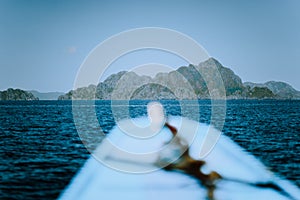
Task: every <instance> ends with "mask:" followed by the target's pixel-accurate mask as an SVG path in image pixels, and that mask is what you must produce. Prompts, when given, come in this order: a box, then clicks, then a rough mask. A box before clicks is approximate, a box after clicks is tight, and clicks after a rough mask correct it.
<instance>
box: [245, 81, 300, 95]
mask: <svg viewBox="0 0 300 200" xmlns="http://www.w3.org/2000/svg"><path fill="white" fill-rule="evenodd" d="M244 85H245V86H248V87H250V88H251V89H252V88H254V87H265V88H268V89H269V90H271V91H272V92H273V93H274V94H275V95H276V98H279V99H300V91H297V90H295V89H294V88H293V87H292V86H291V85H289V84H287V83H284V82H280V81H268V82H266V83H252V82H245V83H244Z"/></svg>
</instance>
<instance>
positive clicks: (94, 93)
mask: <svg viewBox="0 0 300 200" xmlns="http://www.w3.org/2000/svg"><path fill="white" fill-rule="evenodd" d="M199 72H200V73H199ZM217 76H221V79H222V80H223V85H224V87H225V91H223V92H225V94H221V93H222V90H220V91H210V90H209V89H208V88H213V89H214V88H218V84H219V85H221V84H222V83H219V82H218V81H216V79H215V77H217ZM217 80H218V79H217ZM211 92H214V93H216V92H217V93H218V92H221V93H220V94H219V96H220V98H222V97H224V96H225V95H226V99H300V92H299V91H297V90H295V89H294V88H293V87H292V86H290V85H289V84H287V83H284V82H276V81H269V82H266V83H265V84H256V83H251V82H245V83H243V82H242V79H241V78H240V77H239V76H238V75H236V74H235V73H234V71H232V70H231V69H230V68H228V67H224V66H223V65H222V64H221V63H220V62H219V61H217V60H216V59H214V58H209V59H208V60H206V61H204V62H202V63H200V64H199V65H191V64H190V65H189V66H182V67H179V68H178V69H176V70H173V71H170V72H168V73H167V72H161V73H158V74H156V75H155V77H153V78H152V77H150V76H142V75H138V74H136V73H134V72H127V71H121V72H118V73H116V74H112V75H111V76H109V77H108V78H107V79H105V80H104V81H103V82H100V83H99V84H98V85H97V86H96V85H89V86H88V87H83V88H78V89H76V90H71V91H69V92H68V93H66V94H65V95H61V96H59V98H58V99H59V100H71V99H78V100H80V99H104V100H110V99H113V100H114V99H118V100H122V99H123V100H124V99H127V100H128V99H153V100H155V99H209V98H210V96H211ZM217 95H218V94H217Z"/></svg>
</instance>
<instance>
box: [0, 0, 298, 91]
mask: <svg viewBox="0 0 300 200" xmlns="http://www.w3.org/2000/svg"><path fill="white" fill-rule="evenodd" d="M299 9H300V1H297V0H252V1H246V0H227V1H222V0H182V1H176V0H173V1H171V0H170V1H167V0H161V1H158V0H152V1H138V0H124V1H121V0H119V1H116V0H100V1H92V0H91V1H85V0H51V1H50V0H43V1H40V0H27V1H24V0H0V90H5V89H7V88H11V87H12V88H21V89H25V90H32V89H34V90H38V91H41V92H49V91H60V92H67V91H69V90H70V89H72V88H73V84H74V81H75V78H76V75H77V73H78V71H79V69H80V66H81V64H82V63H83V61H84V60H85V58H86V57H87V56H88V55H89V53H90V52H91V51H92V50H93V49H94V48H95V47H96V46H97V45H98V44H99V43H101V42H103V41H105V40H106V39H107V38H109V37H111V36H113V35H115V34H118V33H120V32H123V31H126V30H129V29H134V28H142V27H161V28H168V29H173V30H176V31H179V32H181V33H184V34H186V35H188V36H189V37H191V38H193V39H194V40H195V41H197V42H198V43H199V44H200V45H202V46H203V48H204V49H205V50H206V51H207V52H208V54H209V56H211V57H214V58H216V59H217V60H218V61H219V62H220V63H222V64H223V65H224V66H226V67H229V68H231V69H232V70H233V71H234V72H235V73H236V74H237V75H239V76H240V77H241V79H242V80H243V81H244V82H245V81H252V82H258V83H263V82H266V81H270V80H275V81H284V82H287V83H289V84H291V85H292V86H293V87H294V88H295V89H297V90H300V78H299V75H300V59H299V55H300V12H299ZM125 57H126V56H124V58H120V59H119V60H117V61H116V62H115V63H114V64H112V65H111V66H109V69H108V70H107V72H106V76H108V75H109V74H110V73H115V72H117V71H121V70H131V69H132V67H134V66H135V65H142V64H144V63H151V62H153V63H161V64H163V65H168V66H172V67H173V68H178V67H180V66H182V65H186V64H187V63H186V61H184V60H182V59H179V58H178V57H176V56H174V55H170V54H168V53H161V52H158V51H155V52H151V51H148V52H147V51H146V52H142V53H141V52H136V53H132V54H131V55H128V56H127V58H125ZM102 78H105V77H102Z"/></svg>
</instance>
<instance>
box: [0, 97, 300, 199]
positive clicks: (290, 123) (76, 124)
mask: <svg viewBox="0 0 300 200" xmlns="http://www.w3.org/2000/svg"><path fill="white" fill-rule="evenodd" d="M147 103H148V101H129V102H127V101H115V102H111V101H96V102H94V101H77V102H75V105H74V106H75V107H76V106H77V108H78V107H79V108H80V109H79V110H76V109H75V110H73V111H72V102H71V101H0V138H1V139H0V158H1V163H0V199H56V198H57V196H58V195H59V194H60V193H61V192H62V190H63V189H64V188H65V186H66V185H67V184H68V183H69V181H70V180H71V178H72V177H73V175H74V174H75V173H76V172H77V171H78V170H79V169H80V167H81V166H82V165H83V163H84V162H85V160H86V159H87V158H88V157H89V152H88V150H87V149H86V147H85V146H84V145H83V143H85V144H92V145H91V146H88V148H89V149H91V150H92V149H93V148H95V145H97V144H98V143H99V142H100V141H101V139H102V135H103V134H101V133H100V132H101V130H102V132H103V133H104V134H107V133H109V131H110V130H111V129H112V128H113V126H114V125H115V120H118V119H122V118H130V117H138V116H142V115H146V105H147ZM162 103H163V104H164V106H165V109H166V112H167V114H168V115H180V116H187V117H189V118H192V119H198V121H200V122H203V123H210V121H211V108H212V104H211V101H209V100H201V101H199V102H196V101H185V102H179V101H162ZM183 105H184V106H183ZM221 106H222V104H220V107H221ZM95 113H96V114H95ZM195 113H196V114H195ZM99 124H100V127H101V130H100V129H99ZM216 125H217V124H216ZM77 132H80V133H81V134H80V136H81V139H80V137H79V135H78V133H77ZM223 132H224V134H225V135H228V136H229V137H230V138H232V139H233V140H234V141H236V142H237V143H238V144H239V145H241V146H242V147H244V148H245V149H246V150H247V151H249V152H251V153H252V154H254V155H255V156H256V157H257V158H259V159H260V160H261V161H262V162H263V163H264V164H265V165H266V166H267V167H268V168H269V169H270V170H272V171H273V172H275V173H276V174H278V175H280V176H282V177H284V178H287V179H289V180H291V181H292V182H294V183H295V184H297V185H298V186H300V156H299V155H300V101H279V100H261V101H258V100H230V101H227V111H226V118H225V125H224V127H223ZM82 133H84V134H86V135H84V134H82ZM91 141H92V142H91ZM93 144H94V145H93Z"/></svg>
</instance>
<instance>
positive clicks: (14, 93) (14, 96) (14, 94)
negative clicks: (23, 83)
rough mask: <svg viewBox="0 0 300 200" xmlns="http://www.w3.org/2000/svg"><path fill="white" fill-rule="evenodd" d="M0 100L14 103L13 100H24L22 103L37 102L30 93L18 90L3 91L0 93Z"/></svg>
mask: <svg viewBox="0 0 300 200" xmlns="http://www.w3.org/2000/svg"><path fill="white" fill-rule="evenodd" d="M0 100H4V101H15V100H24V101H30V100H39V99H38V98H37V97H35V96H34V95H33V94H32V93H30V92H26V91H24V90H20V89H12V88H9V89H7V90H5V91H2V92H1V91H0Z"/></svg>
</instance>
